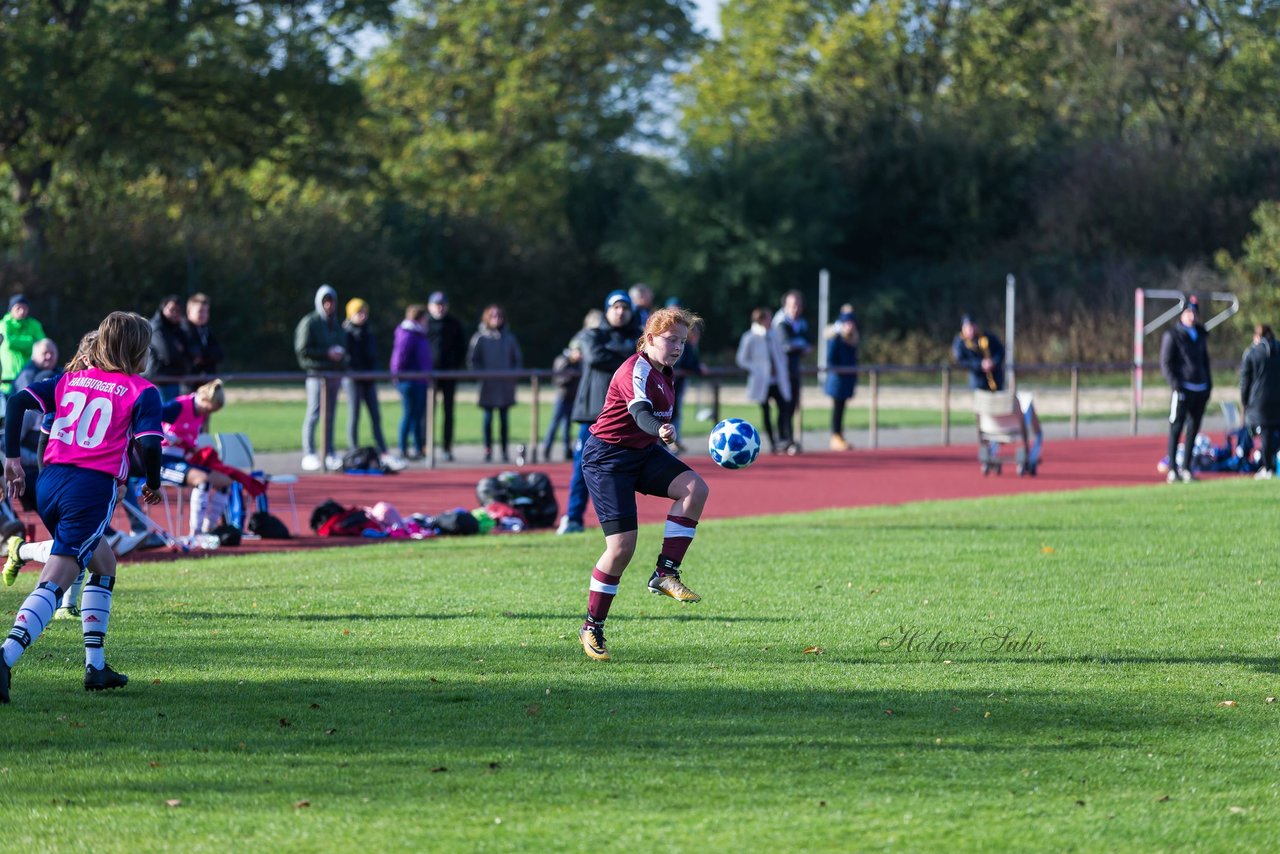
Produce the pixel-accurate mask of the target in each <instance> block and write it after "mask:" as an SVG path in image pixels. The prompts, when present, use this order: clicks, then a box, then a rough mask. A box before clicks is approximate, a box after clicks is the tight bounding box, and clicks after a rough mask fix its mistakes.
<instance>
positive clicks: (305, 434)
mask: <svg viewBox="0 0 1280 854" xmlns="http://www.w3.org/2000/svg"><path fill="white" fill-rule="evenodd" d="M315 306H316V310H315V311H313V312H311V313H310V314H308V315H306V316H305V317H303V318H302V320H300V321H298V328H297V329H296V330H294V333H293V351H294V354H295V355H297V357H298V365H299V367H301V368H302V369H303V370H304V371H306V372H307V383H306V385H307V415H306V417H305V418H304V419H303V421H302V468H303V470H304V471H319V470H320V469H321V468H327V469H329V470H330V471H337V470H338V469H340V468H342V458H341V457H339V456H338V455H337V454H335V453H334V450H333V419H334V416H335V415H336V414H337V410H338V389H339V388H341V386H342V378H341V377H339V376H336V375H335V374H336V372H339V371H344V370H346V367H347V336H346V333H345V332H344V331H343V329H342V323H341V321H340V320H339V318H338V292H337V291H335V290H334V289H333V288H332V287H331V286H329V285H321V286H320V287H319V288H318V289H317V290H316V297H315ZM319 373H325V374H328V375H327V376H315V375H316V374H319ZM321 395H323V396H324V400H325V406H324V410H325V417H324V458H323V459H322V458H321V457H320V455H319V454H317V453H316V424H317V423H318V422H319V421H320V398H321Z"/></svg>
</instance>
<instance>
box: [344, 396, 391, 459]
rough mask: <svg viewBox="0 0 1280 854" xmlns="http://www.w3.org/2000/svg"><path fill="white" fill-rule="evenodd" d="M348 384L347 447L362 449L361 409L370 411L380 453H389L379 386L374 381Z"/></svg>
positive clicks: (374, 435)
mask: <svg viewBox="0 0 1280 854" xmlns="http://www.w3.org/2000/svg"><path fill="white" fill-rule="evenodd" d="M346 384H347V446H348V448H349V449H350V450H353V451H354V450H355V449H356V448H358V447H360V407H361V405H363V406H364V408H365V409H367V410H369V421H370V422H371V423H372V425H373V444H374V445H376V446H377V448H378V453H380V454H385V453H386V452H387V440H386V439H385V438H384V437H383V435H382V410H381V409H380V408H379V407H378V384H377V383H375V382H374V381H373V380H353V379H348V380H346Z"/></svg>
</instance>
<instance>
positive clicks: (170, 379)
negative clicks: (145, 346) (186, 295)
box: [144, 294, 192, 403]
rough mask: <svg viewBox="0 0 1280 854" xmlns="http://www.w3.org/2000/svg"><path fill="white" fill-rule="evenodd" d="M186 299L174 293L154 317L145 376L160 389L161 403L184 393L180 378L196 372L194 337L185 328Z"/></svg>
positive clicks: (162, 301) (165, 300)
mask: <svg viewBox="0 0 1280 854" xmlns="http://www.w3.org/2000/svg"><path fill="white" fill-rule="evenodd" d="M182 320H183V301H182V297H180V296H178V295H177V294H170V295H169V296H167V297H165V298H164V299H162V300H161V301H160V308H158V309H157V310H156V313H155V314H153V315H152V316H151V351H150V354H149V357H148V360H147V372H146V373H145V374H144V376H145V377H146V378H147V379H149V380H151V382H152V384H154V385H155V387H156V388H157V389H158V390H159V391H160V402H161V403H168V402H169V401H171V400H173V399H174V398H175V397H177V396H178V395H180V394H182V385H181V384H180V383H178V382H177V381H176V380H177V379H178V377H184V376H187V375H189V374H190V373H192V366H191V350H192V347H191V340H190V339H189V338H187V333H186V332H185V331H183V329H182Z"/></svg>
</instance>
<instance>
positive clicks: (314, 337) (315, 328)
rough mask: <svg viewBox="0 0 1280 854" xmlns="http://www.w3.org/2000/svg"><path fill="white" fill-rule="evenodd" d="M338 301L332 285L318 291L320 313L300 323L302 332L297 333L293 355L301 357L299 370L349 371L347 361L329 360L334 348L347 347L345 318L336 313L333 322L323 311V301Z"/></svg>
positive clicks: (316, 301) (299, 326)
mask: <svg viewBox="0 0 1280 854" xmlns="http://www.w3.org/2000/svg"><path fill="white" fill-rule="evenodd" d="M326 296H330V297H333V298H334V299H335V300H336V299H337V294H335V293H334V290H333V288H331V287H329V286H328V285H324V286H322V287H321V288H320V289H319V290H317V291H316V297H315V306H316V310H315V311H313V312H311V313H310V314H308V315H307V316H306V317H304V318H302V320H300V321H298V328H297V329H296V330H294V333H293V352H294V354H295V355H297V357H298V366H299V367H301V368H302V369H303V370H304V371H324V372H328V371H342V370H345V369H346V367H347V359H346V358H345V357H344V358H343V360H342V361H341V362H334V361H332V360H330V358H329V348H330V347H343V348H345V347H346V346H347V333H346V332H345V331H344V330H343V328H342V318H341V316H339V314H338V313H337V312H336V311H335V312H334V315H333V317H332V318H329V317H326V316H325V314H324V311H323V309H321V307H320V302H321V300H322V299H323V298H324V297H326Z"/></svg>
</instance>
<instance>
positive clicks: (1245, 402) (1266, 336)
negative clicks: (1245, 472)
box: [1240, 323, 1280, 480]
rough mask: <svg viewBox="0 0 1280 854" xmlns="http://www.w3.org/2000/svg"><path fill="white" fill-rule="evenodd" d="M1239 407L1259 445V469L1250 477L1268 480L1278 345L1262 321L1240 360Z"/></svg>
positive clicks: (1276, 426)
mask: <svg viewBox="0 0 1280 854" xmlns="http://www.w3.org/2000/svg"><path fill="white" fill-rule="evenodd" d="M1240 406H1241V407H1242V408H1243V409H1244V423H1245V426H1246V427H1248V428H1249V430H1250V431H1251V432H1252V433H1253V435H1254V436H1257V437H1258V440H1259V442H1260V444H1261V447H1262V468H1261V469H1259V470H1258V473H1257V474H1256V475H1254V477H1256V478H1257V479H1258V480H1269V479H1271V478H1273V477H1275V474H1276V450H1277V447H1278V446H1280V442H1278V441H1277V439H1278V438H1280V346H1278V345H1277V344H1276V336H1275V334H1274V333H1273V332H1272V331H1271V327H1270V326H1267V325H1266V324H1261V323H1260V324H1258V325H1257V326H1255V327H1253V346H1252V347H1250V348H1249V349H1248V350H1245V351H1244V357H1243V358H1242V359H1241V360H1240Z"/></svg>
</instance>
